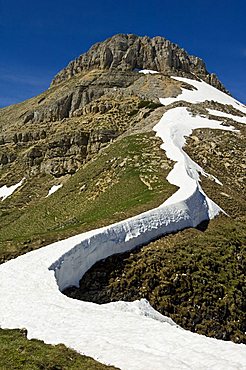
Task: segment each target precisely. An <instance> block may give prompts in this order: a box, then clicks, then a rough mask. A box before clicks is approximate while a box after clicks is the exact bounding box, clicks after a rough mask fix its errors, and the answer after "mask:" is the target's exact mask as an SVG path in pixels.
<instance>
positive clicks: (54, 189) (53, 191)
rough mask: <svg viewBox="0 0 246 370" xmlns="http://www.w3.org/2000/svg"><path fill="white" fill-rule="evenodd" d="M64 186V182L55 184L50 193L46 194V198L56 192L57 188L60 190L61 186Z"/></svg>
mask: <svg viewBox="0 0 246 370" xmlns="http://www.w3.org/2000/svg"><path fill="white" fill-rule="evenodd" d="M61 187H62V184H59V185H53V186H52V187H51V188H50V190H49V192H48V194H47V195H46V198H47V197H49V196H50V195H51V194H53V193H55V192H56V191H57V190H59V189H60V188H61Z"/></svg>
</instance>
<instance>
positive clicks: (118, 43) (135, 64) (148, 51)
mask: <svg viewBox="0 0 246 370" xmlns="http://www.w3.org/2000/svg"><path fill="white" fill-rule="evenodd" d="M92 69H109V70H114V69H118V70H122V71H133V70H135V69H152V70H156V71H158V72H162V73H166V74H170V73H172V72H174V71H175V72H176V73H177V71H179V72H184V73H193V74H195V75H196V76H197V77H200V78H202V79H204V80H205V81H206V82H208V83H210V84H211V85H213V86H215V87H216V88H219V89H221V90H224V91H225V88H224V87H223V85H222V84H221V83H220V81H219V80H218V78H217V77H216V75H215V74H213V73H212V74H209V73H208V71H207V69H206V66H205V63H204V62H203V60H202V59H200V58H198V57H195V56H191V55H189V54H188V53H187V52H186V51H185V50H184V49H181V48H180V47H179V46H178V45H176V44H173V43H171V42H170V41H168V40H166V39H165V38H163V37H160V36H156V37H153V38H149V37H147V36H144V37H139V36H136V35H132V34H130V35H124V34H118V35H115V36H113V37H111V38H109V39H107V40H106V41H104V42H99V43H97V44H95V45H93V46H92V47H91V48H90V50H89V51H88V52H86V53H85V54H82V55H80V56H79V57H78V58H77V59H75V60H74V61H72V62H70V63H69V64H68V66H67V67H66V68H64V69H63V70H62V71H60V72H59V73H58V74H57V75H56V77H55V78H54V80H53V81H52V84H51V86H54V85H57V84H59V83H61V82H63V81H65V80H68V79H70V78H71V77H73V76H74V75H76V74H78V73H80V72H82V71H86V70H92Z"/></svg>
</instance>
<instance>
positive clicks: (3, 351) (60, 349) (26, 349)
mask: <svg viewBox="0 0 246 370" xmlns="http://www.w3.org/2000/svg"><path fill="white" fill-rule="evenodd" d="M0 369H1V370H17V369H18V370H19V369H23V370H68V369H69V370H78V369H79V370H89V369H90V370H104V369H105V370H106V369H108V370H110V369H112V370H113V369H116V368H115V367H111V366H106V365H102V364H100V363H98V362H97V361H95V360H93V359H91V358H90V357H86V356H81V355H79V354H78V353H76V352H75V351H73V350H71V349H68V348H66V347H65V346H64V345H63V344H59V345H56V346H52V345H47V344H46V345H44V343H43V342H42V341H39V340H34V339H32V340H27V339H26V336H25V331H23V330H22V331H21V330H3V329H0Z"/></svg>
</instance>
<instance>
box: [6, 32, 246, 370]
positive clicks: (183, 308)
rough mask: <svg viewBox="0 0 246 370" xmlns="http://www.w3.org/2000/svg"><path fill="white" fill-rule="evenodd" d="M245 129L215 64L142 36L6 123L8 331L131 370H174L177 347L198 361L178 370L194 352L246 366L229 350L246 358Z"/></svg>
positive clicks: (9, 115)
mask: <svg viewBox="0 0 246 370" xmlns="http://www.w3.org/2000/svg"><path fill="white" fill-rule="evenodd" d="M245 123H246V108H245V106H243V105H241V104H240V103H239V102H237V101H236V100H235V99H233V98H232V97H231V96H230V95H228V92H227V90H226V89H225V87H224V86H223V85H222V84H221V82H220V81H219V80H218V78H217V77H216V76H215V75H214V74H210V73H209V72H208V71H207V69H206V66H205V63H204V62H203V61H202V60H201V59H199V58H197V57H193V56H189V55H188V54H187V53H186V52H185V51H184V50H183V49H181V48H179V47H178V46H177V45H175V44H172V43H171V42H169V41H168V40H166V39H164V38H161V37H155V38H153V39H150V38H148V37H138V36H135V35H116V36H114V37H112V38H111V39H108V40H106V41H104V42H102V43H98V44H96V45H94V46H93V47H92V48H91V49H90V50H89V51H88V52H87V53H85V54H83V55H82V56H80V57H79V58H77V59H76V60H75V61H73V62H71V63H70V64H69V65H68V66H67V67H66V68H65V69H63V70H62V71H61V72H59V73H58V74H57V76H56V77H55V78H54V80H53V81H52V84H51V87H50V88H49V89H48V90H47V91H45V92H44V93H42V94H41V95H40V96H38V97H35V98H32V99H30V100H27V101H25V102H23V103H21V104H18V105H15V106H10V107H7V108H4V109H1V110H0V127H1V132H2V133H1V136H0V197H2V202H1V203H0V220H1V223H0V230H1V231H0V261H1V262H2V263H3V262H6V261H8V260H10V261H9V262H6V263H4V264H2V265H1V266H0V274H1V276H2V278H3V282H4V283H3V286H2V291H1V294H2V297H4V299H3V300H2V308H1V309H2V310H3V311H2V312H3V313H4V314H3V317H2V319H1V320H2V321H0V325H1V326H2V327H6V328H22V327H26V328H27V330H28V337H29V338H38V339H41V340H44V341H45V342H46V343H52V344H57V343H60V342H62V343H64V344H66V345H68V346H69V347H71V348H74V349H76V350H77V351H79V352H81V353H84V354H86V355H88V356H91V357H94V358H96V359H99V360H100V361H101V362H103V363H106V364H108V363H110V364H112V365H115V366H118V367H120V368H125V369H134V370H136V369H137V368H139V369H147V368H150V367H149V366H153V365H154V366H155V368H156V369H163V361H164V358H165V357H166V356H168V355H169V354H170V349H169V347H168V345H167V343H169V339H168V338H169V336H170V338H172V340H171V339H170V340H171V342H170V343H171V344H170V346H171V347H170V348H171V351H174V347H173V343H174V342H173V341H175V342H176V341H178V342H179V343H180V346H181V347H182V345H183V344H182V343H183V341H187V343H189V346H191V348H190V351H191V352H189V353H188V352H187V353H186V350H185V349H184V348H183V347H182V350H181V351H180V352H179V353H176V352H175V353H176V355H175V356H174V359H173V362H172V361H171V360H170V361H169V362H168V365H166V366H169V367H168V368H173V367H174V366H179V368H181V367H180V366H181V364H182V363H185V364H186V365H185V366H188V364H189V360H188V357H190V356H192V357H194V363H196V364H197V363H199V361H200V359H199V358H198V357H196V354H195V353H193V352H192V351H193V350H192V343H193V344H194V345H195V346H197V348H200V350H201V348H203V349H202V350H201V353H202V355H201V356H203V358H206V359H207V358H208V357H209V358H210V356H211V358H212V359H213V360H211V361H212V362H213V363H217V364H218V363H219V364H221V363H222V362H223V364H224V368H228V369H229V368H230V366H241V365H242V364H243V353H244V352H245V348H244V346H243V345H242V344H241V345H235V344H232V343H231V342H229V341H233V342H235V343H246V340H245V330H246V321H245V300H244V297H245V291H244V287H245V277H244V274H243V271H244V265H245V260H244V258H245V257H244V255H245V235H246V233H245V208H246V201H245V185H244V184H245V163H244V162H243V161H242V158H244V157H245V144H244V142H245ZM155 132H156V133H157V135H155ZM188 136H189V138H187V137H188ZM183 147H184V150H183ZM199 176H200V178H199ZM214 202H216V203H214ZM219 213H220V215H219V216H218V214H219ZM215 216H217V217H216V218H214V217H215ZM210 219H211V221H210ZM110 224H113V225H112V226H108V225H110ZM191 227H193V228H191ZM194 227H195V228H194ZM184 228H185V229H186V230H183V231H180V230H182V229H184ZM91 230H94V231H91ZM177 231H178V232H177ZM84 232H86V233H84ZM83 233H84V234H83ZM170 233H171V234H172V235H167V236H163V234H170ZM173 233H174V234H173ZM68 237H72V238H70V239H67V240H63V239H64V238H68ZM153 239H157V240H154V241H153ZM57 241H58V242H57ZM59 241H60V242H59ZM53 242H57V243H54V244H51V243H53ZM44 246H47V247H46V248H41V247H44ZM136 247H137V248H136ZM40 248H41V249H40ZM132 248H135V249H134V250H133V251H130V252H129V250H131V249H132ZM32 250H35V251H34V252H32V253H29V254H25V253H26V252H29V251H32ZM123 252H125V253H123ZM119 253H120V254H119ZM122 253H123V254H122ZM22 254H24V255H23V257H20V258H18V259H16V260H15V259H14V258H15V257H17V256H20V255H22ZM114 254H116V255H114ZM100 260H102V261H100ZM38 261H39V262H38ZM97 261H99V262H97ZM96 262H97V263H96ZM95 263H96V264H95ZM93 265H94V266H93ZM34 266H36V267H35V268H34ZM91 266H92V268H91V269H90V267H91ZM24 270H25V271H24ZM34 270H35V273H34ZM12 271H14V273H12ZM26 274H27V276H28V281H29V284H28V287H27V286H24V285H25V284H24V281H25V280H26ZM16 275H18V277H19V279H18V282H17V281H16V277H15V276H16ZM54 277H55V279H56V280H55V279H54ZM81 277H82V279H81ZM80 279H81V280H80ZM13 282H14V284H13V286H14V290H13V293H11V291H10V293H9V292H8V290H9V288H8V287H9V285H12V283H13ZM57 285H58V287H59V289H60V290H61V291H63V290H64V289H66V290H65V294H67V295H68V296H70V297H72V298H77V299H79V300H82V302H79V301H76V300H71V299H69V298H67V297H66V296H65V295H63V294H61V293H60V292H59V291H58V289H57ZM71 286H73V287H71ZM75 286H77V287H75ZM12 294H14V296H15V298H16V303H15V302H12V300H11V297H12ZM24 297H25V298H24ZM28 297H32V298H31V301H30V302H29V298H28ZM142 298H144V299H147V300H148V301H149V302H150V304H151V305H152V307H153V308H154V309H155V310H157V311H158V312H159V313H161V314H162V315H166V316H168V317H171V318H172V319H173V320H174V321H175V322H176V323H177V324H179V325H180V326H181V327H183V328H184V329H188V330H191V331H193V332H195V333H199V334H203V335H206V336H208V337H213V338H217V339H223V340H224V341H225V342H221V341H214V340H213V339H208V338H204V337H202V336H198V335H195V334H191V333H190V332H186V331H182V330H181V329H180V328H177V327H176V326H175V324H174V323H173V322H172V321H170V319H168V318H167V317H165V316H162V315H160V314H159V313H158V312H157V311H155V310H153V309H152V308H151V307H150V306H149V305H148V303H147V302H146V301H142V300H141V301H136V300H139V299H142ZM119 300H123V301H129V302H132V301H134V302H133V303H125V304H124V303H120V302H117V301H119ZM41 301H42V305H40V302H41ZM85 301H90V303H87V302H85ZM27 302H29V303H28V304H27ZM55 302H56V303H55ZM91 302H95V303H99V304H102V303H109V305H102V306H97V305H94V304H93V303H91ZM110 302H116V303H110ZM9 305H10V307H11V308H10V310H8V314H7V311H6V309H5V308H6V307H7V306H9ZM39 306H40V310H39V308H38V307H39ZM37 309H38V310H39V312H40V314H39V315H40V318H39V319H38V322H36V323H35V325H34V324H33V321H32V320H33V319H32V317H33V312H35V311H36V310H37ZM5 312H6V315H5ZM20 312H21V314H20ZM67 312H73V314H71V315H68V314H67ZM79 312H83V315H82V316H81V314H79ZM9 314H10V315H9ZM47 315H49V320H48V321H47V322H46V319H45V318H46V317H47ZM58 317H62V322H63V326H62V327H59V329H57V330H55V332H54V327H56V326H57V325H58V323H57V321H56V320H57V318H58ZM144 317H146V318H145V319H144ZM44 322H45V328H44V326H43V325H44ZM133 322H134V325H133V324H132V323H133ZM111 324H112V325H111ZM66 325H67V327H66ZM77 325H78V328H79V325H81V327H86V330H85V334H83V333H81V331H79V330H78V328H77V329H75V327H76V326H77ZM122 325H125V328H126V330H125V329H124V330H123V329H122V328H123V326H122ZM164 328H165V330H164ZM134 330H135V331H134ZM146 331H147V332H149V333H152V332H153V333H156V336H157V338H159V339H158V340H157V341H156V342H155V341H153V338H152V335H151V334H150V335H143V333H144V332H146ZM95 333H97V334H95ZM137 333H138V334H137ZM116 334H117V335H118V337H119V338H121V339H119V338H118V337H117V335H116ZM0 335H4V333H3V332H2V331H1V332H0ZM88 338H91V339H92V338H93V340H92V342H93V343H92V342H91V343H89V339H88ZM101 338H104V339H105V340H102V339H101ZM140 339H141V341H142V346H141V348H140V347H139V348H137V347H136V343H137V342H138V341H139V340H140ZM226 341H227V342H226ZM94 342H95V343H94ZM122 343H126V345H125V347H124V346H122ZM161 343H165V345H164V346H163V350H162V349H161V347H160V344H161ZM204 345H205V347H204ZM146 346H147V347H148V346H150V348H151V349H150V350H149V351H146V348H147V347H146ZM213 347H214V348H216V350H215V349H213ZM0 350H1V349H0ZM156 351H157V352H158V356H156V354H155V353H157V352H156ZM216 351H217V352H216ZM225 351H227V352H228V354H229V355H230V354H233V356H235V354H237V355H236V356H238V357H237V361H238V363H236V362H235V363H234V362H233V364H234V365H233V364H232V361H231V360H230V356H229V355H228V357H226V358H223V360H222V357H223V356H224V355H223V353H224V352H225ZM215 352H216V353H215ZM120 353H123V354H122V355H120ZM133 353H134V354H133ZM140 353H141V356H143V357H142V358H143V361H142V362H139V356H140ZM187 356H188V357H187ZM197 361H198V362H197ZM206 361H207V360H206ZM240 361H241V362H240ZM174 363H175V364H176V365H174ZM210 365H211V363H210V362H209V361H208V362H206V365H205V367H204V368H211V367H210ZM5 366H7V365H5ZM64 366H65V365H64ZM91 366H92V365H91ZM182 366H183V365H182ZM71 368H72V367H71ZM90 368H93V367H90Z"/></svg>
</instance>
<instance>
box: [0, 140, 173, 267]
mask: <svg viewBox="0 0 246 370" xmlns="http://www.w3.org/2000/svg"><path fill="white" fill-rule="evenodd" d="M159 145H160V142H159V140H158V139H157V138H155V137H154V135H153V134H149V133H145V134H136V135H132V136H129V137H125V138H122V139H120V140H117V141H116V142H114V143H112V144H111V145H110V146H109V147H108V148H105V149H104V150H103V151H102V152H101V153H100V154H99V155H98V156H97V157H96V158H95V159H94V160H91V161H90V162H88V163H87V164H86V165H84V166H83V167H82V168H81V169H80V170H79V171H78V172H77V173H76V174H75V175H73V176H71V178H69V179H68V180H67V182H66V183H65V184H64V186H63V187H62V188H61V189H60V190H59V191H57V192H56V193H54V194H53V195H51V196H50V197H48V198H46V195H47V193H48V189H49V187H50V186H51V179H50V177H49V176H47V175H39V176H36V177H33V178H32V179H31V180H27V181H26V182H25V183H24V186H23V187H22V188H20V190H18V191H16V193H14V194H13V195H12V196H11V197H9V198H7V199H6V200H5V201H4V202H1V203H0V260H1V261H4V260H7V259H9V258H13V257H15V256H17V255H20V254H21V253H25V252H27V251H29V250H32V249H34V248H39V247H41V246H43V245H46V244H49V243H51V242H53V241H56V240H59V239H61V238H65V237H68V236H71V235H74V234H77V233H80V232H83V231H86V230H89V229H92V228H97V227H100V226H104V225H108V224H110V223H113V222H117V221H120V220H122V219H125V218H127V217H130V216H133V215H136V214H138V213H141V212H143V211H146V210H148V209H151V208H153V207H156V206H159V205H160V204H161V203H162V202H163V201H164V200H165V199H167V198H168V197H169V196H170V195H171V194H172V193H173V191H174V190H175V187H174V186H171V185H170V184H169V183H168V182H167V181H166V180H165V176H166V175H167V174H168V172H169V170H170V166H171V163H170V161H168V160H167V159H166V158H165V156H164V153H163V151H161V149H160V148H159Z"/></svg>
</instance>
